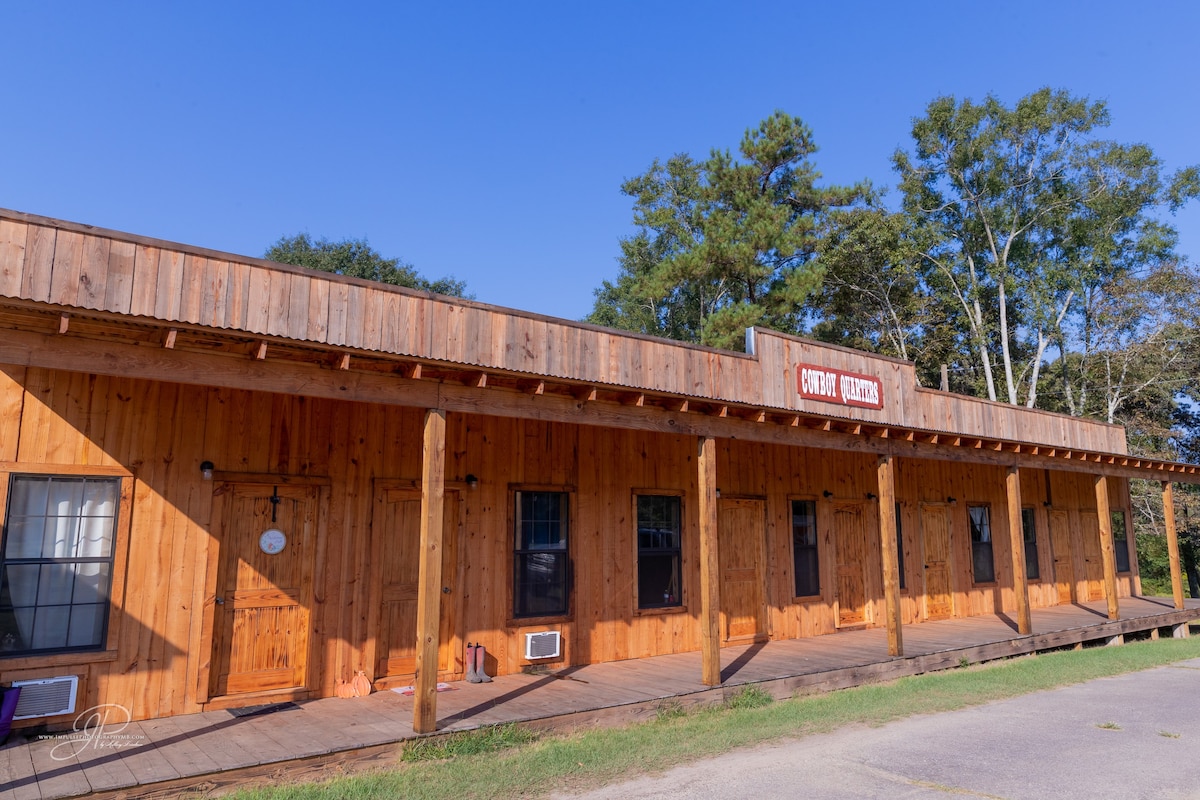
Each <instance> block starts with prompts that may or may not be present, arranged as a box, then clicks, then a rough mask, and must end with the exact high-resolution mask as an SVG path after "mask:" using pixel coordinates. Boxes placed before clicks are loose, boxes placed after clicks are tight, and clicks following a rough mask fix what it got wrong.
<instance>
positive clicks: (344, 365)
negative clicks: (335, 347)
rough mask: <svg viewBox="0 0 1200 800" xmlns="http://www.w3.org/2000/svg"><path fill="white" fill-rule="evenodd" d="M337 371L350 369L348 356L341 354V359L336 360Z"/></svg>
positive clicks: (347, 354)
mask: <svg viewBox="0 0 1200 800" xmlns="http://www.w3.org/2000/svg"><path fill="white" fill-rule="evenodd" d="M338 369H342V370H346V369H350V354H349V353H342V357H341V358H340V359H338Z"/></svg>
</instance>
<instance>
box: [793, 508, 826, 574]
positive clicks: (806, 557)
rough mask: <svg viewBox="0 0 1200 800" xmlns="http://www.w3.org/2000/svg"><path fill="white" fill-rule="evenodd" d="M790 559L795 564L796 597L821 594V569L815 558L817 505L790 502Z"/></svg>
mask: <svg viewBox="0 0 1200 800" xmlns="http://www.w3.org/2000/svg"><path fill="white" fill-rule="evenodd" d="M792 559H793V561H794V562H795V572H796V597H813V596H815V595H819V594H820V593H821V567H820V561H819V560H818V558H817V504H816V503H815V502H813V501H812V500H793V501H792Z"/></svg>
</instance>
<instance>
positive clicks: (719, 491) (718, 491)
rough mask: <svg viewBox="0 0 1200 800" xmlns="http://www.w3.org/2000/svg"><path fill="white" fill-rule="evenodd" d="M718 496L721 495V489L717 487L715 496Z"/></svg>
mask: <svg viewBox="0 0 1200 800" xmlns="http://www.w3.org/2000/svg"><path fill="white" fill-rule="evenodd" d="M720 496H721V490H720V489H717V497H720Z"/></svg>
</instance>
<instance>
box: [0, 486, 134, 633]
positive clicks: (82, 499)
mask: <svg viewBox="0 0 1200 800" xmlns="http://www.w3.org/2000/svg"><path fill="white" fill-rule="evenodd" d="M6 478H7V487H6V488H7V491H6V494H5V495H4V497H5V508H4V527H3V531H2V535H0V656H3V657H13V656H35V655H53V654H57V653H77V652H94V651H98V650H104V649H105V648H106V647H107V643H108V637H109V629H110V625H111V621H112V607H113V602H112V594H113V586H114V583H115V577H114V571H115V568H116V554H117V546H118V545H117V543H118V539H119V537H120V526H121V524H122V523H123V520H122V518H121V506H122V478H121V477H120V476H114V475H76V474H61V473H56V472H12V473H9V474H8V475H7V476H6ZM21 481H29V482H31V483H33V482H45V483H46V489H45V493H46V500H45V502H46V505H45V506H44V507H43V508H42V509H41V510H40V512H39V511H37V510H35V509H17V508H16V503H17V502H18V501H17V499H16V498H17V497H18V496H19V495H20V494H21V492H20V491H19V490H18V489H17V484H18V483H19V482H21ZM56 483H57V484H59V485H61V484H64V483H66V484H79V485H80V488H79V491H78V501H79V502H78V505H77V506H75V507H73V508H71V509H70V513H68V514H65V515H64V514H52V513H50V512H51V509H50V503H51V499H52V497H53V496H54V493H53V489H54V486H55V484H56ZM89 485H91V486H97V485H99V486H101V487H107V490H106V491H104V492H103V494H107V496H105V497H100V498H97V497H96V495H95V494H94V493H92V492H90V491H89ZM97 499H99V500H101V501H102V502H104V503H109V504H110V509H111V510H110V513H106V514H98V513H86V512H87V511H88V509H87V503H89V502H92V501H95V500H97ZM60 502H61V499H60ZM17 511H21V512H23V513H15V512H17ZM38 519H40V520H41V521H42V522H41V525H42V526H43V531H42V534H41V535H42V537H43V539H42V545H41V547H42V553H41V554H39V555H37V556H33V555H30V554H25V555H17V554H10V552H9V548H10V546H13V543H14V541H15V539H14V529H15V528H16V527H17V526H18V525H20V524H27V525H28V524H31V523H33V521H35V520H38ZM52 519H57V520H60V522H59V523H58V525H59V526H61V525H62V524H63V523H62V520H73V521H74V533H73V534H70V536H71V538H70V540H69V541H70V544H69V545H68V546H71V547H74V548H76V550H77V551H78V549H79V548H81V547H85V546H86V541H85V539H86V536H87V534H85V533H84V532H83V531H82V526H83V525H84V524H85V523H84V521H85V520H99V521H100V525H101V528H106V529H107V531H106V533H105V534H104V537H102V540H101V541H102V542H103V545H102V549H103V547H104V546H106V547H107V554H104V555H79V554H75V555H69V556H65V555H64V556H54V555H46V554H45V549H46V546H47V542H46V540H45V536H46V535H47V534H48V533H49V532H50V527H49V526H50V524H51V523H50V520H52ZM61 533H62V531H61V530H60V531H59V535H61ZM60 544H61V542H60ZM93 564H94V565H98V568H97V569H96V574H95V575H94V576H86V575H83V574H81V571H80V570H79V569H78V567H79V566H82V565H93ZM10 570H13V571H14V572H15V571H18V570H20V571H30V570H36V574H37V577H36V582H35V584H34V588H33V598H32V600H33V602H32V603H22V602H17V601H16V600H14V597H13V594H14V591H13V580H12V577H11V576H12V573H11V572H10ZM55 573H57V576H56V575H55ZM56 577H57V581H56V582H57V583H58V584H59V587H58V589H59V591H55V588H54V586H53V583H52V581H55V578H56ZM65 578H69V582H70V586H69V596H68V597H67V598H66V599H65V601H63V600H62V599H61V598H58V599H55V598H53V597H45V596H44V595H46V594H49V595H54V594H58V593H59V592H60V591H61V589H64V588H68V587H66V586H65V585H64V584H63V580H64V579H65ZM44 581H45V583H43V582H44ZM47 587H50V588H47ZM81 589H83V590H87V591H91V592H93V593H94V599H93V597H89V598H87V599H88V600H89V601H90V602H78V600H79V599H80V598H79V597H78V596H77V593H78V592H79V591H80V590H81ZM18 599H19V598H18ZM85 607H98V608H96V610H95V611H93V612H91V613H92V614H94V616H93V617H92V619H91V621H90V624H87V627H86V628H82V629H81V628H76V629H75V630H72V624H73V623H74V622H77V621H78V622H80V623H81V624H83V621H84V620H86V617H84V616H82V612H80V611H79V609H82V608H85ZM64 608H65V609H66V611H65V614H66V617H65V631H64V633H63V636H62V639H63V643H62V644H54V645H50V646H34V645H33V643H32V642H30V643H28V644H25V643H23V641H22V639H23V637H24V636H25V635H26V634H24V633H23V632H22V624H21V622H19V621H18V615H19V614H20V612H22V611H28V613H29V614H30V615H31V616H29V618H28V623H27V624H28V626H29V631H28V636H29V638H30V639H36V638H39V636H40V635H41V634H42V633H43V631H42V630H40V626H41V625H43V624H50V625H51V626H52V628H57V626H55V625H53V622H49V621H48V620H44V619H43V618H42V615H43V614H46V613H47V612H48V610H49V609H64ZM62 613H64V612H61V611H60V612H59V614H60V615H61V614H62ZM76 613H80V616H78V617H77V616H76ZM89 629H90V633H89ZM76 631H78V632H79V633H89V636H88V637H87V641H86V642H84V643H78V644H71V639H72V637H73V636H74V635H75V634H76Z"/></svg>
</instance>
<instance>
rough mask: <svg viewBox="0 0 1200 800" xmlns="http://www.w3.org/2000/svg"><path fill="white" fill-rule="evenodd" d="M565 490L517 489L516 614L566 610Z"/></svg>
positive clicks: (566, 525) (514, 603)
mask: <svg viewBox="0 0 1200 800" xmlns="http://www.w3.org/2000/svg"><path fill="white" fill-rule="evenodd" d="M568 501H569V495H568V494H567V493H566V492H517V493H516V496H515V506H516V509H515V511H516V532H515V537H514V539H515V542H514V547H513V615H514V616H517V617H544V616H561V615H563V614H566V613H567V607H568V575H569V572H570V570H569V566H568V561H567V533H568V531H567V528H568V519H569V507H568V506H569V502H568Z"/></svg>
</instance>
